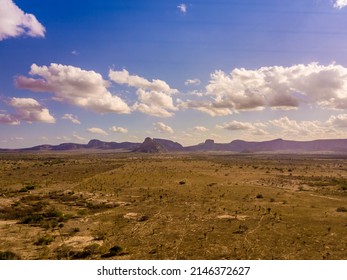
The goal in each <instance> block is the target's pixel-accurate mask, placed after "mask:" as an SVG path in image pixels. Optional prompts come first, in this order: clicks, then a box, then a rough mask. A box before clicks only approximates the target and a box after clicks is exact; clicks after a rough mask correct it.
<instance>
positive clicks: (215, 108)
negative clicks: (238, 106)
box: [177, 96, 232, 117]
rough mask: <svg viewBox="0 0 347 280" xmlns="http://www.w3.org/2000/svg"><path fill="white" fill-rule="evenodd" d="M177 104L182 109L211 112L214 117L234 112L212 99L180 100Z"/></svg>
mask: <svg viewBox="0 0 347 280" xmlns="http://www.w3.org/2000/svg"><path fill="white" fill-rule="evenodd" d="M199 97H201V96H199ZM177 106H178V108H180V109H187V108H192V109H195V110H198V111H200V112H204V113H206V114H209V115H210V116H212V117H215V116H227V115H230V114H232V111H231V110H230V109H228V108H223V107H220V106H219V105H218V104H215V103H213V102H211V101H203V100H187V101H180V102H179V104H178V105H177Z"/></svg>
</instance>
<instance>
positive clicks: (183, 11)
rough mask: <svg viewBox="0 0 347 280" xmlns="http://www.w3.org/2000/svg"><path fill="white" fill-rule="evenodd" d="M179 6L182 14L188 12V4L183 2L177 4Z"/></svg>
mask: <svg viewBox="0 0 347 280" xmlns="http://www.w3.org/2000/svg"><path fill="white" fill-rule="evenodd" d="M177 8H178V9H179V10H180V12H181V13H182V14H185V13H186V12H187V5H186V4H184V3H182V4H179V5H178V6H177Z"/></svg>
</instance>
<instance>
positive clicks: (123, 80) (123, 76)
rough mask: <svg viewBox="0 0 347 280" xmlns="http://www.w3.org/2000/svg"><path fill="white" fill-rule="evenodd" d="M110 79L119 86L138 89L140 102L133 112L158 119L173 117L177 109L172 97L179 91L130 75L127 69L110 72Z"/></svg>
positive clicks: (158, 81)
mask: <svg viewBox="0 0 347 280" xmlns="http://www.w3.org/2000/svg"><path fill="white" fill-rule="evenodd" d="M109 78H110V79H111V80H112V81H113V82H115V83H118V84H121V85H128V86H131V87H135V88H137V91H136V94H137V96H138V100H137V101H136V102H135V104H134V105H133V106H132V109H133V110H137V111H140V112H142V113H144V114H147V115H151V116H156V117H171V116H173V112H172V111H175V110H177V108H176V107H175V106H174V104H173V100H172V95H173V94H175V93H177V92H178V91H177V89H172V88H170V86H169V85H168V84H167V83H166V82H165V81H162V80H152V81H149V80H147V79H145V78H143V77H140V76H136V75H130V74H129V72H128V71H127V70H125V69H123V70H122V71H114V70H110V71H109Z"/></svg>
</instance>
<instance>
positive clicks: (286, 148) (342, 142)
mask: <svg viewBox="0 0 347 280" xmlns="http://www.w3.org/2000/svg"><path fill="white" fill-rule="evenodd" d="M89 149H94V150H95V149H96V150H122V151H128V152H139V153H165V152H209V151H226V152H237V153H255V152H291V153H302V152H335V153H347V139H323V140H312V141H292V140H283V139H275V140H270V141H261V142H249V141H243V140H234V141H231V142H230V143H215V142H214V140H212V139H207V140H206V141H205V142H204V143H200V144H197V145H193V146H187V147H184V146H182V145H181V144H180V143H177V142H174V141H171V140H167V139H159V138H153V139H152V138H150V137H147V138H146V139H145V140H144V142H143V143H134V142H121V143H117V142H104V141H100V140H97V139H93V140H90V141H89V142H88V144H76V143H62V144H59V145H48V144H45V145H39V146H34V147H31V148H23V149H0V151H70V150H89Z"/></svg>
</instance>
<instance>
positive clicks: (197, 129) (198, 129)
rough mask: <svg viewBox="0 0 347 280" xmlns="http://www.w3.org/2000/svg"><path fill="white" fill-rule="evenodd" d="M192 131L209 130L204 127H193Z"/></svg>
mask: <svg viewBox="0 0 347 280" xmlns="http://www.w3.org/2000/svg"><path fill="white" fill-rule="evenodd" d="M194 130H195V131H198V132H206V131H208V130H209V129H208V128H206V127H204V126H196V127H194Z"/></svg>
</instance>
